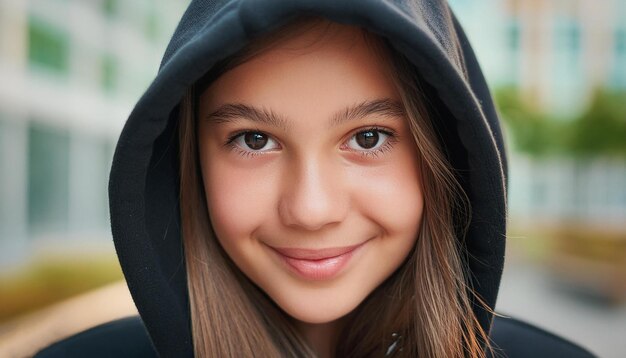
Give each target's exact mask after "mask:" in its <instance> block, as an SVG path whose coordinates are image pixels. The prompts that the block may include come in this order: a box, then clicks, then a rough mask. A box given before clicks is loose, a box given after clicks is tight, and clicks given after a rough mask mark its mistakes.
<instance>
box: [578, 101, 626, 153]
mask: <svg viewBox="0 0 626 358" xmlns="http://www.w3.org/2000/svg"><path fill="white" fill-rule="evenodd" d="M569 149H570V150H571V152H572V153H574V154H576V155H581V156H589V155H611V156H626V93H611V92H607V91H603V90H600V91H597V92H596V93H595V96H594V99H593V101H592V103H591V105H590V106H589V108H588V109H587V110H586V111H585V112H584V113H583V114H582V115H581V116H580V117H578V118H576V120H575V126H573V128H572V130H571V133H570V140H569Z"/></svg>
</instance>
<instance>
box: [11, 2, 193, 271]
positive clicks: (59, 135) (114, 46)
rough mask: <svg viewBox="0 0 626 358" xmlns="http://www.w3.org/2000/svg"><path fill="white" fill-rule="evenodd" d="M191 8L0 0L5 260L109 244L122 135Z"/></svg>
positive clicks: (175, 4)
mask: <svg viewBox="0 0 626 358" xmlns="http://www.w3.org/2000/svg"><path fill="white" fill-rule="evenodd" d="M186 4H187V2H186V1H170V0H134V1H122V0H98V1H81V0H32V1H15V0H0V78H1V79H2V80H1V81H0V168H1V170H0V198H1V200H0V266H5V265H10V264H12V263H15V262H18V261H19V260H22V259H24V258H25V257H26V256H27V255H28V254H29V253H30V252H32V251H33V250H34V249H35V248H36V247H37V246H41V245H46V244H48V245H55V244H56V243H57V242H63V243H64V244H68V243H72V242H75V243H78V242H83V241H85V240H86V241H88V242H92V243H97V242H102V243H105V244H106V245H110V234H109V222H108V202H107V182H108V171H109V166H110V162H111V158H112V154H113V149H114V145H115V141H116V139H117V136H118V134H119V132H120V130H121V128H122V125H123V123H124V121H125V119H126V118H127V117H128V114H129V113H130V111H131V110H132V106H133V105H134V103H135V101H136V100H137V98H138V97H139V96H140V95H141V93H142V92H143V91H144V90H145V88H146V86H147V85H148V83H149V81H150V79H151V78H152V77H153V76H154V74H155V73H156V70H157V68H158V64H159V61H160V58H161V55H162V53H163V51H164V48H165V45H166V44H167V40H168V39H169V37H170V35H171V33H172V32H173V30H174V27H175V25H176V21H178V19H179V17H180V15H181V14H182V11H183V10H184V8H185V6H186Z"/></svg>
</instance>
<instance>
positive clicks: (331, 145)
mask: <svg viewBox="0 0 626 358" xmlns="http://www.w3.org/2000/svg"><path fill="white" fill-rule="evenodd" d="M325 31H328V32H325ZM198 141H199V151H200V152H199V154H200V161H201V167H202V175H203V181H204V187H205V191H206V200H207V205H208V210H209V217H210V220H211V224H212V226H213V229H214V231H215V234H216V235H217V239H218V240H219V242H220V243H221V245H222V246H223V248H224V250H225V251H226V252H227V253H228V255H229V256H230V258H231V259H232V260H233V261H234V262H235V264H236V265H237V266H238V267H239V268H240V269H241V271H243V273H244V274H245V275H246V276H247V277H249V278H250V280H252V281H253V282H254V283H255V284H256V285H257V286H258V287H260V288H261V289H262V290H263V291H265V292H266V293H267V294H268V295H269V296H270V297H271V298H272V299H273V300H274V301H275V302H276V303H277V304H278V305H279V306H280V307H281V308H282V309H283V310H284V311H285V312H287V313H288V314H289V315H291V316H292V317H294V318H296V319H297V320H300V321H302V322H305V323H326V322H331V321H333V320H336V319H338V318H340V317H342V316H344V315H346V314H348V313H349V312H350V311H352V310H353V309H354V308H356V307H357V306H358V305H359V304H360V303H361V302H362V301H363V300H364V299H365V298H366V297H367V296H368V295H369V294H370V293H371V292H372V291H373V290H374V289H375V288H376V287H377V286H379V285H380V284H381V283H382V282H383V281H384V280H385V279H386V278H387V277H389V276H390V275H391V274H392V273H393V272H394V271H395V270H396V269H397V268H398V267H399V266H400V265H401V264H402V262H403V261H404V259H405V258H406V257H407V255H408V254H409V252H410V251H411V250H412V248H413V247H414V244H415V240H416V238H417V233H418V230H419V227H420V222H421V217H422V208H423V198H422V192H421V189H420V175H419V170H418V161H417V153H416V149H415V144H414V142H413V139H412V136H411V133H410V131H409V127H408V124H407V121H406V119H405V116H404V112H403V109H402V106H401V104H400V100H399V94H398V92H397V90H396V89H395V87H394V84H393V83H392V81H391V79H390V76H389V75H388V66H387V65H386V64H385V62H384V60H382V59H381V57H380V56H377V55H376V54H375V52H374V51H373V50H372V49H371V47H370V46H369V45H368V44H367V43H366V42H365V40H364V39H363V37H362V34H361V32H360V30H358V29H356V28H352V27H348V26H342V25H330V28H329V29H326V28H325V27H323V26H322V27H319V26H318V27H316V28H315V29H313V30H310V31H307V32H305V33H303V34H300V35H297V36H295V37H291V38H289V39H286V40H281V42H279V43H278V44H277V45H275V46H273V47H271V48H270V49H268V50H266V51H265V52H262V53H261V54H260V55H258V56H255V57H253V58H252V59H251V60H249V61H247V62H245V63H243V64H241V65H239V66H237V67H235V68H234V69H232V70H230V71H228V72H226V73H225V74H223V75H222V76H221V77H220V78H218V79H217V80H216V81H215V82H213V83H212V84H211V86H210V87H209V88H208V89H207V90H206V91H205V92H204V93H203V94H202V96H201V97H200V103H199V118H198Z"/></svg>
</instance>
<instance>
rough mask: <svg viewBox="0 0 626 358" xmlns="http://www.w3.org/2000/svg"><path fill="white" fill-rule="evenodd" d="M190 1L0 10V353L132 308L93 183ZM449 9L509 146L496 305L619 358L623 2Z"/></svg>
mask: <svg viewBox="0 0 626 358" xmlns="http://www.w3.org/2000/svg"><path fill="white" fill-rule="evenodd" d="M187 3H188V1H185V0H178V1H176V0H135V1H132V2H131V1H122V0H91V1H79V0H28V1H26V0H0V356H2V357H4V356H10V357H13V356H15V357H20V356H25V355H29V354H32V353H33V352H34V351H36V350H37V349H38V348H40V347H41V346H43V345H47V344H48V343H49V342H51V341H54V340H56V339H59V338H60V337H63V336H66V335H69V334H72V333H74V332H77V331H80V330H82V329H84V328H87V327H89V326H93V325H95V324H98V323H101V322H104V321H109V320H111V319H114V318H117V317H122V316H127V315H130V314H133V313H134V307H133V305H132V301H131V299H130V298H129V296H128V293H127V289H126V287H125V284H124V283H123V281H122V280H123V276H122V274H121V270H120V268H119V265H118V263H117V259H116V257H115V252H114V248H113V245H112V241H111V236H110V229H109V221H108V202H107V181H108V172H109V167H110V164H111V158H112V154H113V149H114V146H115V142H116V140H117V136H118V134H119V132H120V130H121V128H122V126H123V123H124V121H125V119H126V118H127V117H128V114H129V113H130V111H131V109H132V107H133V105H134V103H135V102H136V101H137V99H138V98H139V97H140V96H141V94H142V93H143V91H144V90H145V89H146V88H147V86H148V84H149V82H150V80H151V79H152V78H153V76H154V75H155V74H156V71H157V68H158V64H159V61H160V59H161V56H162V53H163V51H164V50H165V46H166V44H167V41H168V39H169V37H170V36H171V34H172V32H173V30H174V27H175V26H176V23H177V21H178V19H179V18H180V16H181V15H182V13H183V11H184V9H185V6H186V5H187ZM450 3H451V7H452V8H453V10H454V11H455V12H456V14H457V16H458V18H459V20H460V22H461V23H462V25H463V26H464V28H465V30H466V32H467V34H468V36H469V38H470V41H471V42H472V44H473V46H474V50H475V52H476V53H477V56H478V58H479V60H480V62H481V65H482V67H483V71H484V73H485V75H486V77H487V80H488V82H489V84H490V86H491V89H492V92H493V94H494V97H495V98H496V102H497V105H498V108H499V111H500V114H501V117H502V120H503V122H504V125H505V128H504V130H505V134H506V136H507V139H508V145H509V148H508V155H509V158H510V182H509V192H510V198H509V199H510V201H509V214H510V222H509V233H508V249H507V250H508V252H507V262H506V267H505V273H504V278H503V281H502V286H501V291H500V296H499V300H498V306H497V311H498V312H500V313H503V314H505V315H512V316H515V317H519V318H523V319H525V320H527V321H529V322H532V323H534V324H536V325H538V326H540V327H543V328H546V329H548V330H550V331H552V332H555V333H557V334H559V335H561V336H563V337H566V338H568V339H570V340H572V341H575V342H577V343H579V344H580V345H582V346H584V347H586V348H588V349H590V350H591V351H592V352H594V353H596V354H598V355H599V356H601V357H623V356H624V355H625V354H626V339H624V337H626V0H602V1H597V0H551V1H545V0H450ZM529 344H532V342H529Z"/></svg>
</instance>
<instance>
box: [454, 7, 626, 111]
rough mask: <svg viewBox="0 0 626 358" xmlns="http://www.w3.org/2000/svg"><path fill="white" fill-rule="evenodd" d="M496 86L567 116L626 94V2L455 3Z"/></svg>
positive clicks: (492, 82)
mask: <svg viewBox="0 0 626 358" xmlns="http://www.w3.org/2000/svg"><path fill="white" fill-rule="evenodd" d="M450 5H451V7H452V8H453V9H454V11H455V13H456V15H457V17H458V18H459V20H460V22H461V23H462V24H463V26H464V28H465V30H466V31H467V33H468V36H469V37H470V41H472V45H473V46H474V48H475V51H476V53H477V56H478V57H479V59H480V62H481V64H482V66H483V68H484V71H485V74H486V77H487V79H488V81H489V82H490V84H491V85H492V87H494V88H497V87H502V86H515V87H518V88H519V89H520V90H521V91H522V92H523V94H524V96H525V97H526V98H527V99H528V101H529V103H531V104H533V105H535V106H537V107H538V108H540V109H544V110H548V111H550V112H552V113H554V114H557V115H562V116H567V115H571V114H575V113H576V112H578V111H580V110H582V109H584V107H585V106H586V105H587V104H588V102H589V100H590V98H591V95H592V92H593V91H594V90H595V89H596V88H598V87H603V88H615V89H624V90H626V1H623V0H602V1H596V0H551V1H545V0H450Z"/></svg>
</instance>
